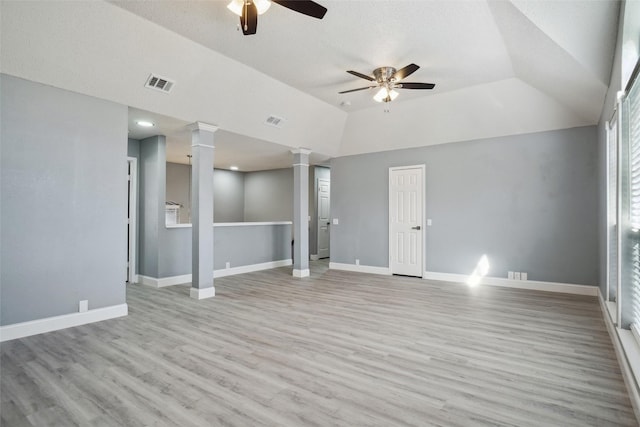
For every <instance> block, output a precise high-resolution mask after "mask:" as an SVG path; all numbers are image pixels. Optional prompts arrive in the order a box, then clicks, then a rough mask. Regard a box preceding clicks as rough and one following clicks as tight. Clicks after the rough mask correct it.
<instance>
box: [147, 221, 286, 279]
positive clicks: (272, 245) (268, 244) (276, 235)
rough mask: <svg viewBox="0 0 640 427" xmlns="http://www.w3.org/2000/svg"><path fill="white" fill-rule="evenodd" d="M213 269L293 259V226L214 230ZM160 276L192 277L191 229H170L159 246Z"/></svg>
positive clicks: (260, 226) (257, 226) (219, 228)
mask: <svg viewBox="0 0 640 427" xmlns="http://www.w3.org/2000/svg"><path fill="white" fill-rule="evenodd" d="M213 237H214V242H213V253H214V254H215V257H214V260H213V261H214V269H215V270H221V269H224V268H225V265H226V262H227V261H228V262H230V263H231V267H239V266H243V265H252V264H260V263H263V262H270V261H280V260H286V259H291V225H290V224H287V225H251V226H246V225H242V226H231V227H215V231H214V234H213ZM160 261H161V262H160V275H159V276H156V277H171V276H180V275H183V274H191V228H190V227H187V228H168V229H166V230H165V233H163V235H162V244H161V246H160Z"/></svg>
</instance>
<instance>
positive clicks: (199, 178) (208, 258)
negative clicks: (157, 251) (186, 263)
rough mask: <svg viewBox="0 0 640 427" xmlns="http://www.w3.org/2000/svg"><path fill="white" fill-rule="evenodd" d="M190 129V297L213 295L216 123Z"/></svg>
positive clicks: (198, 125) (193, 125) (199, 124)
mask: <svg viewBox="0 0 640 427" xmlns="http://www.w3.org/2000/svg"><path fill="white" fill-rule="evenodd" d="M189 127H190V129H191V131H192V132H191V155H192V159H191V160H192V166H191V226H192V229H191V233H192V237H191V239H192V241H191V291H190V295H191V298H195V299H204V298H211V297H213V296H214V295H215V294H216V291H215V288H214V286H213V156H214V145H213V134H214V133H215V131H217V130H218V127H217V126H213V125H209V124H206V123H201V122H196V123H193V124H192V125H190V126H189Z"/></svg>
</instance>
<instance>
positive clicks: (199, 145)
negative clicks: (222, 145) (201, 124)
mask: <svg viewBox="0 0 640 427" xmlns="http://www.w3.org/2000/svg"><path fill="white" fill-rule="evenodd" d="M193 147H200V148H211V149H212V150H215V148H216V147H215V145H207V144H191V148H193Z"/></svg>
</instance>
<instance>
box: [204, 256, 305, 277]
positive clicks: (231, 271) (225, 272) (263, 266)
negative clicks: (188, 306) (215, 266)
mask: <svg viewBox="0 0 640 427" xmlns="http://www.w3.org/2000/svg"><path fill="white" fill-rule="evenodd" d="M291 264H292V260H291V259H281V260H279V261H269V262H263V263H260V264H250V265H241V266H239V267H231V268H224V269H221V270H216V271H214V272H213V277H214V278H215V277H225V276H234V275H236V274H244V273H252V272H254V271H262V270H270V269H272V268H278V267H286V266H288V265H291Z"/></svg>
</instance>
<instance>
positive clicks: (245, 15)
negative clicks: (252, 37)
mask: <svg viewBox="0 0 640 427" xmlns="http://www.w3.org/2000/svg"><path fill="white" fill-rule="evenodd" d="M248 8H249V2H248V1H246V0H245V2H244V30H245V31H249V26H248V25H247V19H248V18H249V15H248V14H247V12H248Z"/></svg>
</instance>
